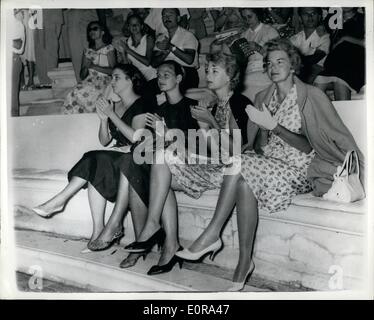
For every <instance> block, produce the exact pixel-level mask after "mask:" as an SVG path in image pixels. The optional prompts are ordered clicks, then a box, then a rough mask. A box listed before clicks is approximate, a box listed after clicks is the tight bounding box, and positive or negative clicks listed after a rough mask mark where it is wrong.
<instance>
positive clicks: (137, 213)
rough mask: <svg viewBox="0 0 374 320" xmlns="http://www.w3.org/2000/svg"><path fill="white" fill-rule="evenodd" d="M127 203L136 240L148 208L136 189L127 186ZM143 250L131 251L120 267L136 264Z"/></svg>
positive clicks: (142, 226)
mask: <svg viewBox="0 0 374 320" xmlns="http://www.w3.org/2000/svg"><path fill="white" fill-rule="evenodd" d="M129 188H130V189H129V203H130V209H131V218H132V223H133V226H134V232H135V240H138V238H139V235H140V232H141V231H142V230H143V228H144V225H145V221H146V219H147V213H148V208H147V207H146V206H145V204H144V203H143V201H142V200H141V199H140V197H139V195H138V194H137V193H136V191H135V190H134V189H133V188H132V187H131V185H130V186H129ZM144 254H145V253H144V252H141V253H136V252H131V253H129V254H128V256H127V257H126V258H125V259H124V260H123V261H122V262H121V264H120V267H121V268H129V267H132V266H134V265H135V264H136V262H137V261H138V259H139V257H140V256H144Z"/></svg>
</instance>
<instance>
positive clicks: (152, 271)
mask: <svg viewBox="0 0 374 320" xmlns="http://www.w3.org/2000/svg"><path fill="white" fill-rule="evenodd" d="M181 250H183V248H182V247H179V249H178V251H181ZM177 263H178V264H179V269H182V265H183V259H181V258H179V257H177V256H176V255H174V256H173V257H172V258H171V259H170V261H169V262H168V263H167V264H163V265H162V266H159V265H154V266H152V267H151V269H149V270H148V272H147V274H148V275H149V276H153V275H155V274H161V273H166V272H169V271H171V270H172V269H173V268H174V266H175V265H176V264H177Z"/></svg>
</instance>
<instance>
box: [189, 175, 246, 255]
mask: <svg viewBox="0 0 374 320" xmlns="http://www.w3.org/2000/svg"><path fill="white" fill-rule="evenodd" d="M240 178H241V175H240V174H237V175H227V176H225V177H224V179H223V183H222V187H221V190H220V193H219V197H218V202H217V206H216V210H215V212H214V216H213V218H212V220H211V221H210V223H209V225H208V226H207V228H206V229H205V230H204V232H203V233H202V234H201V235H200V236H199V237H198V238H197V239H196V240H195V241H194V243H193V244H192V245H191V246H190V248H189V250H190V251H191V252H198V251H201V250H203V249H205V248H206V247H208V246H209V245H211V244H212V243H214V242H215V241H217V239H218V238H219V236H220V233H221V230H222V227H223V226H224V224H225V222H226V220H227V218H228V217H229V215H230V214H231V212H232V209H233V208H234V205H235V202H236V194H237V186H238V180H239V179H240Z"/></svg>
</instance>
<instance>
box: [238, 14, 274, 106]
mask: <svg viewBox="0 0 374 320" xmlns="http://www.w3.org/2000/svg"><path fill="white" fill-rule="evenodd" d="M240 14H241V16H242V18H243V20H244V22H245V24H246V26H247V27H248V29H247V30H246V31H244V32H243V33H242V37H243V38H245V39H246V40H247V41H248V44H247V47H246V55H247V56H248V64H247V68H246V71H245V77H244V82H245V83H244V85H245V87H246V90H245V92H244V95H246V96H247V97H248V98H249V99H250V100H252V101H254V98H255V96H256V94H257V93H258V92H260V91H261V90H263V89H265V88H266V87H268V86H269V85H270V84H271V80H270V78H269V76H268V75H267V73H265V72H264V61H263V54H264V49H263V46H264V44H265V43H266V42H268V41H270V40H272V39H275V38H278V37H279V34H278V31H277V30H276V29H275V28H273V27H272V26H271V25H269V24H265V23H263V22H262V21H263V17H264V11H263V9H261V8H243V9H240Z"/></svg>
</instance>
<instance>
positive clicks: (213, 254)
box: [209, 249, 219, 261]
mask: <svg viewBox="0 0 374 320" xmlns="http://www.w3.org/2000/svg"><path fill="white" fill-rule="evenodd" d="M218 251H219V249H218V250H216V251H212V252H211V253H210V255H209V260H210V261H213V260H214V258H215V257H216V255H217V253H218Z"/></svg>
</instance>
